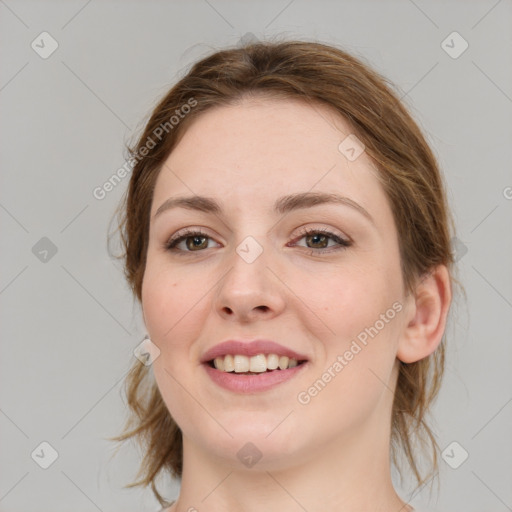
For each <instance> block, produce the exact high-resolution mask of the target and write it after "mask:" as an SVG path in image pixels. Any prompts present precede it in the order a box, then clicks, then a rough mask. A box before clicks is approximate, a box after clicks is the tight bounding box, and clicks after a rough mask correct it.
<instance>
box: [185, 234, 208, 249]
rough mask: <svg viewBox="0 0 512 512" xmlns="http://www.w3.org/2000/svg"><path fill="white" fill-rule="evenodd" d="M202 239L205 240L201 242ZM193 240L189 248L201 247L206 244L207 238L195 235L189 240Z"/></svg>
mask: <svg viewBox="0 0 512 512" xmlns="http://www.w3.org/2000/svg"><path fill="white" fill-rule="evenodd" d="M201 239H202V240H203V242H201ZM190 240H192V244H189V247H188V248H189V249H190V248H198V247H199V248H201V247H202V246H204V241H205V240H206V237H204V236H194V237H191V238H189V239H188V241H190Z"/></svg>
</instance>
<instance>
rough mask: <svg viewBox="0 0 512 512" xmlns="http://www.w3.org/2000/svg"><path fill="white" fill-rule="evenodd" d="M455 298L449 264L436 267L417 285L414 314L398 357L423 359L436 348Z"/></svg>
mask: <svg viewBox="0 0 512 512" xmlns="http://www.w3.org/2000/svg"><path fill="white" fill-rule="evenodd" d="M451 299H452V290H451V280H450V274H449V272H448V269H447V268H446V266H445V265H439V266H437V267H435V268H434V269H433V270H432V271H431V272H430V273H429V274H427V275H426V276H425V277H424V278H422V279H421V280H420V281H419V283H418V284H417V285H416V289H415V293H414V297H413V298H412V299H411V300H412V301H413V302H414V304H412V310H413V311H412V314H411V318H410V320H409V321H408V324H407V325H406V326H405V329H404V332H403V334H402V336H401V338H400V342H399V345H398V351H397V358H398V359H399V360H400V361H402V362H404V363H414V362H416V361H419V360H421V359H423V358H425V357H427V356H429V355H430V354H432V352H434V351H435V350H436V348H437V347H438V346H439V343H440V342H441V340H442V338H443V334H444V330H445V327H446V319H447V317H448V311H449V309H450V304H451Z"/></svg>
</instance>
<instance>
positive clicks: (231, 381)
mask: <svg viewBox="0 0 512 512" xmlns="http://www.w3.org/2000/svg"><path fill="white" fill-rule="evenodd" d="M307 364H308V363H307V362H305V363H302V364H300V365H298V366H294V367H293V368H287V369H286V370H274V371H271V372H264V373H260V374H258V375H243V374H240V373H228V372H223V371H221V370H217V369H216V368H212V367H211V366H210V365H209V364H208V363H205V364H204V367H205V369H206V373H207V374H208V375H209V376H210V378H211V379H212V380H213V382H215V383H216V384H218V385H219V386H220V387H222V388H224V389H228V390H229V391H234V392H236V393H253V392H256V391H266V390H267V389H271V388H273V387H275V386H277V385H278V384H281V383H282V382H286V381H289V380H290V379H292V378H293V377H294V376H295V375H297V374H298V373H299V372H301V371H302V370H303V369H304V367H305V366H307Z"/></svg>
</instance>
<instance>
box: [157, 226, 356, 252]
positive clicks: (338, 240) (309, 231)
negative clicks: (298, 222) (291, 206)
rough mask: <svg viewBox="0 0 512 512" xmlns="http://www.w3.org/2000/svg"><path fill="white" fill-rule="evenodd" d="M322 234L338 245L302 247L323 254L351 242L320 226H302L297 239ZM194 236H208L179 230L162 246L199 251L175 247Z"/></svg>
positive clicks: (199, 232) (179, 250)
mask: <svg viewBox="0 0 512 512" xmlns="http://www.w3.org/2000/svg"><path fill="white" fill-rule="evenodd" d="M317 234H320V235H323V236H327V237H328V238H331V239H332V240H333V241H334V242H336V243H337V244H338V247H334V248H333V247H330V248H324V249H315V248H309V247H303V246H299V247H303V248H304V249H309V250H310V251H311V253H310V254H311V255H318V256H323V255H325V254H330V253H332V252H337V251H340V250H344V249H346V248H348V247H350V246H351V245H352V242H351V241H349V240H344V239H343V238H340V237H339V236H338V235H336V234H334V233H332V232H331V231H329V230H328V229H325V228H322V229H318V228H317V229H312V228H303V229H302V230H301V232H300V235H301V236H300V238H298V239H297V240H300V239H302V238H304V237H305V236H309V235H317ZM194 236H199V237H204V238H210V239H211V237H210V236H208V235H207V234H206V233H203V232H202V231H201V230H200V229H186V230H185V231H183V232H181V234H179V235H178V236H175V237H174V238H171V239H170V240H169V241H168V242H166V243H165V246H164V248H165V249H166V250H167V251H170V252H174V253H176V254H179V255H180V256H184V255H185V254H187V253H194V252H202V251H201V250H199V251H188V250H187V251H183V250H181V249H176V246H177V245H178V244H179V243H180V242H182V241H183V240H186V239H187V238H192V237H194Z"/></svg>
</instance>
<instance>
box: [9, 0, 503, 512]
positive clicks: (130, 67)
mask: <svg viewBox="0 0 512 512" xmlns="http://www.w3.org/2000/svg"><path fill="white" fill-rule="evenodd" d="M0 16H1V17H0V20H1V21H0V38H1V43H2V44H1V67H0V69H1V77H0V104H1V109H2V114H1V117H0V123H1V125H0V126H1V134H2V139H1V140H2V148H1V165H2V172H1V188H0V222H1V229H2V236H1V237H0V244H1V269H2V271H1V273H0V307H1V309H0V311H1V313H0V314H1V319H0V321H1V333H2V344H1V353H0V375H1V377H0V382H1V386H0V437H1V454H0V461H1V462H0V511H2V512H3V511H9V512H15V511H23V512H40V511H47V510H52V511H54V512H59V511H69V510H71V509H73V510H74V511H77V512H80V511H84V512H85V511H94V510H101V511H104V512H107V511H118V510H126V511H141V510H146V511H152V510H157V509H158V505H157V502H156V501H155V500H154V499H153V498H152V495H151V493H150V491H146V492H143V491H141V490H137V489H136V490H123V489H122V486H123V485H124V484H126V483H128V482H129V481H131V480H132V479H134V478H135V475H136V471H137V467H138V460H139V454H138V452H137V450H136V449H134V448H133V449H130V448H129V447H128V448H126V449H124V450H122V451H120V452H119V453H118V455H117V456H116V457H114V458H111V457H112V454H113V453H114V449H113V444H112V443H109V442H108V441H106V440H105V439H104V438H105V437H108V436H113V435H115V434H117V433H119V431H120V429H121V426H122V424H123V421H124V415H125V405H124V403H123V400H122V397H121V389H122V382H123V378H124V375H125V374H126V372H127V370H128V368H129V366H130V363H131V362H132V359H133V357H134V356H133V353H132V352H133V350H134V348H135V347H136V346H137V345H138V344H139V343H140V341H141V340H142V338H143V336H144V334H145V332H144V329H143V324H142V322H141V319H140V314H139V311H138V309H137V307H136V306H135V305H134V303H133V301H132V299H131V296H130V293H129V290H128V288H127V286H126V285H125V283H124V281H123V277H122V273H121V269H120V265H119V263H116V262H115V261H113V260H112V259H111V258H110V257H109V255H108V253H107V245H106V236H107V229H108V223H109V221H110V219H111V217H112V215H113V213H114V210H115V208H116V206H117V203H118V201H119V199H120V198H121V194H122V192H123V191H124V189H125V187H126V185H127V183H128V178H126V179H125V181H124V182H123V183H121V184H120V185H118V186H117V187H116V188H115V189H114V190H113V191H112V192H110V193H109V194H107V197H106V198H105V199H103V200H97V199H95V198H94V197H93V194H92V191H93V189H94V188H95V187H97V186H101V185H102V184H103V183H104V182H105V181H106V180H107V179H108V178H109V177H110V176H111V175H112V174H113V173H114V172H115V171H116V170H117V169H118V168H119V167H121V165H122V164H123V163H124V160H123V158H124V156H125V154H124V152H123V146H124V144H125V142H127V141H128V140H130V139H131V138H132V137H133V136H134V134H136V133H137V130H138V129H140V128H141V127H142V121H143V120H144V119H146V116H147V114H148V112H149V110H150V108H151V107H152V106H154V104H155V102H156V101H157V99H158V98H160V96H161V95H162V94H163V93H164V92H165V91H166V90H167V89H168V88H169V87H170V85H171V84H172V83H173V82H174V81H175V80H176V79H177V78H178V77H179V76H181V74H182V73H183V72H184V69H186V66H188V65H189V64H190V63H191V62H193V61H194V60H196V59H197V58H199V57H201V56H203V55H205V54H206V53H208V52H209V51H210V50H211V49H214V48H219V47H222V46H224V45H227V44H236V43H237V42H238V41H239V40H240V38H242V37H243V36H244V35H246V34H248V33H252V34H254V35H255V36H256V37H258V38H264V37H266V36H271V35H274V34H283V35H286V36H288V37H298V38H308V39H318V40H320V41H323V42H327V43H333V44H336V45H339V46H341V47H343V48H345V49H347V50H349V51H352V52H353V53H355V54H356V55H358V56H359V57H362V58H363V59H365V60H366V61H367V62H368V63H370V64H371V65H373V66H374V67H375V68H376V69H377V70H379V71H380V72H382V73H383V74H384V75H385V76H387V77H388V78H389V79H390V80H392V81H393V82H394V83H395V84H396V85H397V87H398V89H399V90H400V91H401V95H402V96H403V97H404V101H405V102H406V104H407V105H408V106H409V108H410V109H411V110H412V112H413V115H414V116H415V117H416V119H417V120H418V122H419V123H420V125H421V126H422V127H423V129H424V131H425V132H426V134H427V136H428V139H429V141H430V143H431V144H432V146H433V148H434V150H435V152H436V155H437V156H438V158H439V161H440V163H441V166H442V168H443V170H444V172H445V175H446V181H447V185H448V191H449V197H450V200H451V202H452V205H453V209H454V213H455V217H456V222H457V228H458V234H457V237H458V241H457V242H456V244H455V245H456V247H457V254H458V258H459V264H460V275H459V278H460V280H461V281H462V282H463V284H464V286H465V288H466V291H467V294H468V300H467V302H466V301H465V300H464V299H463V298H460V299H458V300H457V303H456V305H455V308H454V310H453V316H452V323H451V326H450V328H449V330H448V334H449V345H450V350H449V359H448V368H447V373H446V380H445V384H444V387H443V389H442V392H441V395H440V398H439V400H438V403H437V405H436V407H435V410H434V412H435V418H436V424H437V432H438V436H439V442H440V445H441V448H442V449H444V448H446V447H447V446H448V445H450V443H452V442H453V441H456V442H457V443H459V445H460V447H462V448H463V449H464V450H466V451H467V452H468V453H469V458H468V459H467V460H466V461H465V462H464V463H463V464H462V465H460V467H459V468H458V469H452V467H450V466H449V465H448V464H447V463H446V462H445V461H444V460H440V466H441V479H440V480H441V490H440V493H439V495H438V498H434V499H433V501H431V502H430V503H429V502H428V501H427V499H428V489H427V488H424V489H420V491H419V492H416V493H415V494H414V496H413V501H412V502H413V503H414V504H416V505H417V506H419V507H423V508H425V509H427V508H428V509H430V510H438V511H440V512H447V511H463V510H464V511H465V512H477V511H483V510H485V511H486V512H502V511H503V512H505V511H507V510H512V489H511V486H510V482H511V481H512V468H511V466H512V462H511V461H512V457H511V455H512V436H510V431H511V430H510V427H511V423H512V386H511V381H512V377H511V372H510V367H511V354H512V348H511V343H510V341H511V339H512V337H511V331H512V329H511V326H512V322H511V318H512V315H511V308H512V302H511V301H512V286H511V277H512V273H511V266H510V261H511V253H512V250H511V249H512V247H511V246H512V241H511V237H510V214H511V208H512V200H510V199H507V196H508V197H509V198H510V197H511V192H512V190H511V189H510V188H508V189H507V187H511V186H512V176H511V172H510V169H511V167H510V166H511V162H512V149H511V141H512V122H511V112H512V87H511V84H512V80H511V78H512V67H511V62H512V49H511V34H512V30H511V26H510V20H512V2H511V1H510V0H508V1H507V0H501V1H495V0H492V1H480V2H476V1H474V2H462V1H459V2H442V3H441V2H436V3H433V2H432V3H431V2H427V1H420V0H415V1H414V2H413V1H412V0H401V1H384V2H377V1H375V2H369V1H362V2H356V1H353V2H348V1H338V2H334V1H317V2H308V1H305V0H292V1H290V0H282V1H275V2H270V1H266V2H255V1H252V2H240V3H235V2H227V1H221V0H208V1H206V0H204V1H198V0H194V1H188V2H157V1H151V2H133V1H125V2H121V1H103V2H100V1H98V0H93V1H68V2H63V1H62V2H50V1H37V2H36V1H33V2H28V1H14V0H5V1H1V0H0ZM43 31H47V32H49V33H50V34H51V36H52V37H53V38H54V39H55V40H56V41H57V42H58V45H59V46H58V48H57V50H56V51H55V52H54V53H53V54H52V55H51V56H49V57H48V58H46V59H43V58H41V57H40V56H39V54H38V53H36V51H34V50H33V49H32V47H31V43H32V41H34V40H36V42H37V41H38V40H39V41H40V38H39V39H38V36H39V34H40V33H41V32H43ZM453 31H457V32H458V33H459V34H460V35H461V36H462V37H463V38H464V40H466V41H467V43H468V44H469V47H468V49H467V50H466V51H465V52H464V53H462V54H461V55H460V56H459V57H458V58H452V57H451V56H450V55H449V54H448V53H447V52H446V51H445V49H444V48H443V47H442V42H443V41H444V40H445V39H446V38H447V36H448V35H449V34H451V33H452V32H453ZM246 37H250V36H246ZM47 44H48V43H46V44H45V48H46V49H48V45H47ZM446 44H448V45H449V46H452V47H453V48H452V52H453V51H456V50H457V49H459V50H460V49H461V41H460V40H456V41H455V42H453V43H451V42H450V39H448V42H447V43H445V45H446ZM40 46H42V45H41V43H40ZM43 237H47V238H48V239H49V240H50V241H51V243H52V244H53V245H54V246H55V248H56V249H57V252H56V253H55V254H52V251H51V247H50V246H49V244H48V241H47V240H43V241H40V240H41V239H42V238H43ZM34 246H35V248H34ZM44 250H49V252H48V253H44ZM54 250H55V249H54ZM45 258H46V259H45ZM43 441H46V442H48V443H50V445H51V446H52V447H53V448H54V449H55V450H56V451H57V452H58V454H59V457H58V458H57V460H56V461H55V462H54V463H53V464H52V465H51V466H50V467H49V468H48V469H42V468H41V467H39V465H38V464H36V462H35V461H34V460H33V459H32V458H31V453H32V452H33V451H34V450H35V449H36V448H38V446H39V445H40V443H41V442H43ZM39 450H40V449H39ZM38 453H40V455H41V453H43V454H44V455H41V458H44V457H47V456H48V453H49V452H48V450H47V451H46V452H44V450H43V452H40V451H39V452H38ZM461 453H463V452H461V449H460V448H458V447H456V449H455V450H454V451H453V452H452V451H450V450H449V454H450V455H451V460H457V459H458V458H459V460H460V457H461ZM452 464H453V463H452ZM177 490H178V486H177V484H176V483H174V484H173V485H170V484H169V496H170V497H172V496H174V495H176V493H177ZM403 495H404V497H406V498H410V497H411V492H410V490H404V494H403ZM434 496H435V495H434ZM204 509H205V510H206V509H207V507H206V504H205V506H204Z"/></svg>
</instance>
